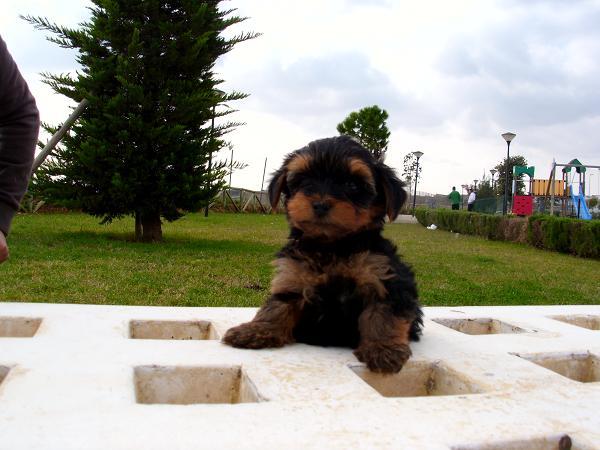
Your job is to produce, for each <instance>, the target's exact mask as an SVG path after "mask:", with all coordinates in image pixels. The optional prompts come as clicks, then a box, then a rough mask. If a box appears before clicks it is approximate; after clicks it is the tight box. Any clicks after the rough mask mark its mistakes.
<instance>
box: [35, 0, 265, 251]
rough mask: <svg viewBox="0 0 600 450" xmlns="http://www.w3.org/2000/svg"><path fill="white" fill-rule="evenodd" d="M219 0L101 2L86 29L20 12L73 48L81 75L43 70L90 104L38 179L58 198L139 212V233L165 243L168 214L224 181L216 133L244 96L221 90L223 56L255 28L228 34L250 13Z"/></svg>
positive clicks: (111, 215) (191, 206)
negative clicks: (218, 120) (214, 160)
mask: <svg viewBox="0 0 600 450" xmlns="http://www.w3.org/2000/svg"><path fill="white" fill-rule="evenodd" d="M219 3H221V2H220V0H215V1H197V0H188V1H185V0H173V1H168V2H167V1H164V0H93V4H94V6H93V7H91V8H90V10H91V18H90V19H89V21H87V22H85V23H82V24H81V25H80V28H78V29H70V28H66V27H62V26H59V25H55V24H52V23H50V22H49V21H48V20H47V19H45V18H39V17H31V16H27V17H24V19H25V20H27V21H28V22H30V23H32V24H33V25H34V26H35V27H36V28H38V29H42V30H48V31H51V32H52V33H53V36H51V37H50V38H48V39H49V40H50V41H52V42H54V43H56V44H58V45H60V46H61V47H64V48H74V49H77V50H78V52H79V55H78V57H77V60H78V62H79V63H80V64H81V66H82V71H81V72H78V73H77V75H76V76H70V75H65V74H60V75H54V74H43V75H44V78H45V80H44V81H45V83H47V84H48V85H50V86H51V87H52V88H53V89H54V90H55V91H56V92H58V93H60V94H63V95H65V96H67V97H69V98H71V99H73V100H75V101H77V102H79V101H80V100H82V99H83V98H85V99H87V100H88V101H89V106H88V107H87V109H86V110H85V112H84V114H83V115H82V116H81V118H80V119H79V121H78V122H77V124H76V125H75V126H74V127H73V129H72V131H71V133H70V134H69V135H68V137H66V138H65V140H64V145H63V146H61V148H60V149H58V150H57V151H56V153H55V155H54V158H52V160H50V161H49V162H48V163H47V164H46V166H45V168H44V170H43V173H42V174H41V177H40V178H41V179H44V180H46V184H45V187H46V189H45V191H46V193H47V194H50V195H51V197H52V198H53V199H54V200H55V201H57V200H58V201H59V202H60V201H63V202H76V203H78V204H79V205H80V206H81V207H82V208H83V210H84V211H86V212H88V213H90V214H92V215H94V216H96V217H101V218H102V222H103V223H105V222H110V221H112V220H113V219H115V218H121V217H124V216H127V215H134V216H135V218H136V238H137V239H141V240H145V241H160V240H162V228H161V217H162V218H164V219H166V220H168V221H173V220H176V219H178V218H179V217H181V216H182V215H183V211H194V210H198V209H200V208H201V207H202V206H203V205H205V204H207V202H209V201H210V199H211V198H213V197H214V195H215V193H216V192H217V191H218V189H219V188H220V187H221V186H222V179H223V175H224V167H223V164H217V165H213V167H212V168H210V169H209V165H210V159H211V156H212V155H213V154H214V153H216V152H217V151H218V150H219V149H220V148H221V147H222V146H223V145H225V142H224V140H223V135H224V134H225V133H226V132H228V131H230V130H231V129H233V128H234V127H235V126H237V125H240V124H238V123H232V122H226V123H224V124H222V125H219V126H216V127H213V126H212V125H213V124H214V118H215V117H221V116H224V115H226V114H228V113H230V112H231V110H226V111H223V112H221V111H219V110H218V109H217V107H218V105H220V104H222V103H224V102H229V101H233V100H238V99H241V98H244V97H245V96H246V95H245V94H242V93H240V92H232V93H224V92H222V91H220V90H219V89H218V88H217V87H218V85H219V84H220V83H222V80H220V79H218V78H217V77H216V76H215V73H214V65H215V62H216V61H217V59H218V58H219V57H220V56H222V55H223V54H225V53H227V52H229V51H230V50H231V49H232V48H233V47H234V46H235V45H236V44H238V43H240V42H243V41H246V40H248V39H252V38H254V37H256V36H257V34H255V33H242V34H239V35H236V36H234V37H231V38H225V37H223V35H222V33H223V31H224V30H225V29H227V28H228V27H230V26H232V25H234V24H237V23H239V22H242V21H244V20H245V18H242V17H238V16H235V15H233V14H232V13H233V12H234V10H222V9H219Z"/></svg>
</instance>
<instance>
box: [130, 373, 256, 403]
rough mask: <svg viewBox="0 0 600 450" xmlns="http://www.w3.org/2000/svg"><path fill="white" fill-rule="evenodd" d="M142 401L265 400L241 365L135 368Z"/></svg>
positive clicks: (137, 390)
mask: <svg viewBox="0 0 600 450" xmlns="http://www.w3.org/2000/svg"><path fill="white" fill-rule="evenodd" d="M134 378H135V395H136V400H137V402H138V403H168V404H176V405H190V404H195V403H252V402H258V401H261V398H260V395H259V394H258V391H257V390H256V388H255V387H254V384H253V383H252V381H251V380H250V379H249V378H248V376H247V375H246V374H245V373H244V371H243V370H242V368H241V367H240V366H225V367H210V366H204V367H181V366H168V367H165V366H139V367H136V368H135V369H134Z"/></svg>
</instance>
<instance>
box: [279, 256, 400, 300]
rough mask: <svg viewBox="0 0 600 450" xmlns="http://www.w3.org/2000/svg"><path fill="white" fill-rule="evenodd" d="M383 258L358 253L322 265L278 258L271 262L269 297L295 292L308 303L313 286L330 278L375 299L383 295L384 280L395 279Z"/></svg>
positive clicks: (386, 259)
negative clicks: (272, 274) (273, 271)
mask: <svg viewBox="0 0 600 450" xmlns="http://www.w3.org/2000/svg"><path fill="white" fill-rule="evenodd" d="M389 262H390V261H389V258H388V257H387V256H386V255H381V254H376V253H371V252H362V253H357V254H355V255H352V256H351V257H350V258H347V259H339V260H334V261H333V262H331V263H330V264H327V265H325V266H319V265H318V263H317V262H316V261H309V260H306V259H304V260H296V259H291V258H279V259H277V260H275V261H274V262H273V264H274V265H275V267H276V274H275V277H274V278H273V281H272V282H271V294H284V293H292V292H293V293H298V294H302V296H303V297H304V299H305V300H310V297H311V296H312V294H313V293H314V289H315V287H316V286H318V285H321V284H325V283H327V282H328V281H329V279H330V278H331V277H344V278H349V279H352V280H354V282H355V283H356V286H357V288H358V289H359V290H361V291H364V293H365V294H367V293H368V292H372V291H374V292H375V293H376V294H377V297H379V298H384V297H385V296H386V295H387V289H386V288H385V285H384V283H383V282H384V281H385V280H389V279H391V278H393V277H395V274H394V271H393V270H392V268H391V267H390V264H389Z"/></svg>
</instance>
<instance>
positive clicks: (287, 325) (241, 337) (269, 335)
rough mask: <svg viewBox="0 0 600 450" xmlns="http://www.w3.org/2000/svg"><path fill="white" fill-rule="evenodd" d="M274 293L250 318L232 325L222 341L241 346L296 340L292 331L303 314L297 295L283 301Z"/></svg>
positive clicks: (278, 345) (271, 345) (262, 346)
mask: <svg viewBox="0 0 600 450" xmlns="http://www.w3.org/2000/svg"><path fill="white" fill-rule="evenodd" d="M278 297H280V295H272V296H271V297H270V298H269V299H268V300H267V302H266V303H265V304H264V305H263V306H262V307H261V308H260V309H259V310H258V312H257V313H256V316H255V317H254V319H252V321H251V322H247V323H244V324H242V325H239V326H237V327H234V328H231V329H229V330H228V331H227V333H225V336H224V337H223V342H224V343H225V344H228V345H231V346H232V347H239V348H255V349H256V348H265V347H283V346H284V345H286V344H290V343H292V342H293V341H294V338H293V335H292V331H293V329H294V326H295V325H296V322H297V321H298V317H299V315H300V301H301V296H299V298H298V299H293V300H288V299H286V300H285V301H282V300H280V299H278Z"/></svg>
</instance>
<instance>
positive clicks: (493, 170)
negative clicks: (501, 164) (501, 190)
mask: <svg viewBox="0 0 600 450" xmlns="http://www.w3.org/2000/svg"><path fill="white" fill-rule="evenodd" d="M496 172H498V171H497V170H496V169H490V173H491V174H492V191H493V190H494V176H495V175H496Z"/></svg>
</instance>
